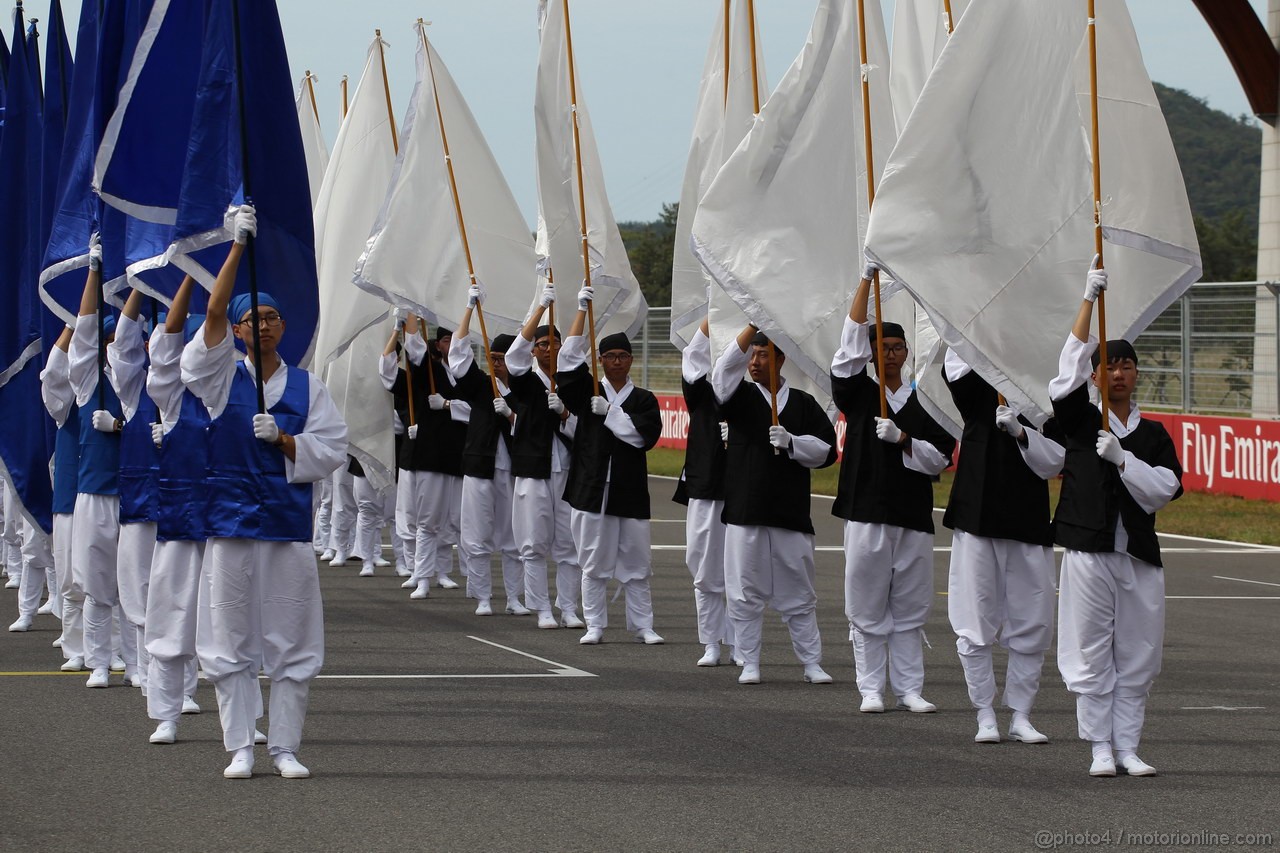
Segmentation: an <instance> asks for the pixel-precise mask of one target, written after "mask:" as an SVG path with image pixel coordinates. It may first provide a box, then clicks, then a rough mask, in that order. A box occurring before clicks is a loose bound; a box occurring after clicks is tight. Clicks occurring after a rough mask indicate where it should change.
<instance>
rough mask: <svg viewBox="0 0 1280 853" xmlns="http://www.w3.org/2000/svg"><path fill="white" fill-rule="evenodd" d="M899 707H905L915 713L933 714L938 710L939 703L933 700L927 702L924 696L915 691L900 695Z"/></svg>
mask: <svg viewBox="0 0 1280 853" xmlns="http://www.w3.org/2000/svg"><path fill="white" fill-rule="evenodd" d="M898 707H899V708H905V709H907V710H908V711H910V712H911V713H913V714H932V713H933V712H934V711H936V710H938V706H937V705H935V704H933V703H932V702H926V701H925V698H924V697H923V696H918V695H916V694H915V693H908V694H907V695H906V696H899V697H898Z"/></svg>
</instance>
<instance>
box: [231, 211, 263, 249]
mask: <svg viewBox="0 0 1280 853" xmlns="http://www.w3.org/2000/svg"><path fill="white" fill-rule="evenodd" d="M232 233H234V234H235V241H236V242H237V243H240V244H241V245H243V244H244V243H247V242H248V241H249V238H250V237H256V236H258V216H257V214H256V213H255V212H254V210H253V205H251V204H242V205H240V209H239V210H237V211H236V220H235V225H233V226H232Z"/></svg>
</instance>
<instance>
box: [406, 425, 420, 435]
mask: <svg viewBox="0 0 1280 853" xmlns="http://www.w3.org/2000/svg"><path fill="white" fill-rule="evenodd" d="M406 434H407V435H408V436H409V438H417V437H418V425H417V424H410V425H409V429H408V430H407V431H406Z"/></svg>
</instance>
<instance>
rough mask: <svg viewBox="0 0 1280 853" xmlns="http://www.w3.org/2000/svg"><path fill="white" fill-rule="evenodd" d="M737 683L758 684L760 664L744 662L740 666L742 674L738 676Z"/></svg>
mask: <svg viewBox="0 0 1280 853" xmlns="http://www.w3.org/2000/svg"><path fill="white" fill-rule="evenodd" d="M738 683H739V684H759V683H760V665H759V664H754V663H748V664H744V665H743V667H742V675H739V676H738Z"/></svg>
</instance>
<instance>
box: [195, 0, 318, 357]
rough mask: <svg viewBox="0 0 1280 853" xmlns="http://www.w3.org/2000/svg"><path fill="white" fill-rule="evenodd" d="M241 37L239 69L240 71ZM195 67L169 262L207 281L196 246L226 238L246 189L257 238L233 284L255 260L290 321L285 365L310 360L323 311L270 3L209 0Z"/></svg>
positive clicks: (284, 58)
mask: <svg viewBox="0 0 1280 853" xmlns="http://www.w3.org/2000/svg"><path fill="white" fill-rule="evenodd" d="M237 40H238V42H239V57H238V59H239V67H240V69H242V71H243V75H241V74H238V73H237ZM201 66H202V71H201V75H200V85H199V90H198V92H197V95H196V103H195V111H194V113H193V116H192V122H191V134H190V141H189V142H188V145H187V156H186V167H185V172H184V175H183V180H182V191H181V196H180V200H179V205H178V215H177V221H176V226H175V231H174V243H173V246H172V247H171V248H170V256H171V259H172V262H173V263H174V264H175V265H179V266H181V267H182V268H183V269H185V270H187V271H188V272H191V273H192V274H193V275H195V276H196V277H197V278H198V279H199V280H200V282H201V284H203V285H204V286H205V287H211V286H212V284H213V278H214V276H215V275H216V273H217V268H216V267H213V266H211V265H209V264H207V263H202V262H201V260H200V259H199V257H197V255H196V253H197V252H199V250H201V249H207V248H209V247H212V246H217V245H225V244H226V243H227V242H228V241H230V239H231V232H230V229H228V228H227V227H226V225H227V220H226V217H227V214H228V211H229V209H230V208H231V207H232V206H236V205H239V204H240V203H241V202H242V200H244V198H245V196H246V195H248V196H249V197H250V198H251V200H252V202H253V204H254V206H255V207H256V209H257V214H258V236H257V238H255V240H254V246H253V251H252V252H251V253H249V254H248V255H247V256H246V259H245V262H244V263H242V264H241V265H240V270H239V278H238V280H237V282H236V292H237V293H246V292H248V290H249V279H250V268H251V266H255V265H256V271H257V281H258V287H259V288H260V290H262V291H265V292H269V293H270V294H271V295H272V296H274V297H275V298H276V300H277V301H278V302H279V303H280V307H281V313H282V314H283V315H284V316H285V318H286V319H287V321H288V323H289V331H288V334H287V335H285V337H284V339H283V340H282V341H281V344H280V354H281V355H282V356H283V357H284V359H285V360H286V361H287V362H289V363H290V364H296V365H301V366H306V364H307V362H308V361H309V360H310V353H311V348H312V344H313V340H314V338H315V329H316V323H317V320H318V319H319V309H320V305H319V295H318V287H317V282H316V259H315V234H314V231H313V229H312V219H311V189H310V184H309V181H308V177H307V165H306V155H305V154H304V152H303V148H302V132H301V130H300V129H299V126H298V114H297V107H296V104H295V103H294V100H293V82H292V79H291V77H290V72H289V58H288V54H287V53H286V51H285V45H284V35H283V33H282V32H281V30H280V18H279V15H278V14H277V11H276V4H275V3H274V2H269V1H268V0H229V2H218V3H214V4H212V6H211V8H210V15H209V21H208V26H207V27H206V29H205V38H204V51H203V54H202V58H201ZM237 84H239V86H242V87H243V91H242V92H241V91H240V89H239V87H238V85H237ZM241 104H243V114H242V113H241ZM242 128H243V133H242Z"/></svg>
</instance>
